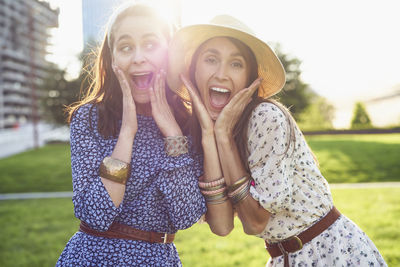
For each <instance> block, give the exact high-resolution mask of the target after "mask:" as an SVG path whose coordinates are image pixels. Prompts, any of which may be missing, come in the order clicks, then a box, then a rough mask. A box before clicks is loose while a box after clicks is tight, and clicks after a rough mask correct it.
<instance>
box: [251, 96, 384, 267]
mask: <svg viewBox="0 0 400 267" xmlns="http://www.w3.org/2000/svg"><path fill="white" fill-rule="evenodd" d="M294 128H295V129H294V133H292V134H294V136H295V141H292V142H290V143H289V135H290V134H291V133H290V127H289V119H288V118H287V117H286V116H285V114H284V113H283V112H282V110H281V109H280V108H279V107H277V106H276V105H274V104H272V103H269V102H264V103H261V104H260V105H258V106H257V107H256V108H255V110H254V111H253V113H252V115H251V118H250V121H249V127H248V132H247V134H248V149H249V156H248V162H249V167H250V170H251V176H252V177H253V179H254V186H252V187H251V188H250V194H251V196H252V197H253V198H254V199H255V200H257V201H258V202H259V203H260V205H261V206H262V207H264V208H265V209H266V210H267V211H269V212H270V213H271V217H270V219H269V221H268V224H267V225H266V227H265V229H264V231H263V232H262V233H261V234H259V235H258V237H260V238H262V239H264V240H267V241H268V242H269V243H273V242H277V241H280V240H283V239H286V238H288V237H291V236H293V235H298V234H300V233H301V232H303V231H304V230H306V229H308V228H309V227H310V226H312V225H313V224H315V223H316V222H317V221H319V220H320V219H321V218H322V217H323V216H324V215H325V214H327V213H328V212H329V211H330V210H331V208H332V207H333V202H332V196H331V193H330V190H329V185H328V183H327V181H326V180H325V178H324V177H323V176H322V174H321V172H320V170H319V168H318V166H317V164H316V162H315V161H314V157H313V154H312V152H311V150H310V148H309V146H308V145H307V143H306V141H305V139H304V137H303V135H302V133H301V132H300V131H299V130H298V128H297V126H296V127H294ZM266 253H267V252H266ZM289 263H290V266H387V265H386V263H385V261H384V260H383V258H382V256H381V255H380V253H379V251H378V249H377V248H376V247H375V245H374V244H373V243H372V241H371V240H370V239H369V238H368V236H367V235H366V234H365V233H364V232H363V231H362V230H361V229H360V228H359V227H358V226H357V225H356V224H355V223H353V222H352V221H351V220H350V219H348V218H347V217H345V216H344V215H341V216H340V217H339V219H338V220H337V221H336V222H335V223H334V224H332V225H331V226H330V227H329V228H328V229H327V230H325V231H324V232H323V233H321V234H320V235H319V236H317V237H316V238H314V239H313V240H311V241H310V242H309V243H307V244H305V245H304V246H303V248H302V249H301V250H299V251H296V252H293V253H289ZM283 264H284V262H283V256H280V257H276V258H274V259H270V260H269V261H268V263H267V266H283Z"/></svg>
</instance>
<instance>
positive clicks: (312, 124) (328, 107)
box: [298, 96, 335, 131]
mask: <svg viewBox="0 0 400 267" xmlns="http://www.w3.org/2000/svg"><path fill="white" fill-rule="evenodd" d="M334 111H335V108H334V106H333V105H332V104H330V103H329V102H328V101H327V100H326V99H325V98H323V97H320V96H318V97H315V100H314V101H313V102H312V103H311V104H310V105H308V106H307V107H306V108H305V110H304V111H303V112H302V113H301V114H300V116H299V120H298V125H299V127H300V129H302V130H303V131H319V130H330V129H333V123H332V121H333V118H334Z"/></svg>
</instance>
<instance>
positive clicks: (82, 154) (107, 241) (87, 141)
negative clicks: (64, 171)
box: [56, 105, 206, 266]
mask: <svg viewBox="0 0 400 267" xmlns="http://www.w3.org/2000/svg"><path fill="white" fill-rule="evenodd" d="M90 112H92V120H91V124H92V129H97V111H96V107H94V108H93V109H91V106H90V105H86V106H83V107H81V108H80V109H79V110H78V111H77V112H76V114H75V116H74V118H73V120H72V122H71V165H72V177H73V189H74V195H73V203H74V211H75V216H76V217H77V218H78V219H80V220H83V221H85V222H86V223H87V224H88V225H90V227H91V228H93V229H96V230H99V231H106V230H107V229H108V228H109V227H110V225H111V224H112V223H113V222H114V221H115V222H119V223H122V224H126V225H130V226H132V227H134V228H137V229H141V230H145V231H155V232H161V233H163V232H166V233H176V232H177V231H178V230H180V229H186V228H188V227H190V226H192V225H193V224H194V223H196V222H197V221H198V220H199V219H200V217H201V215H202V214H204V213H205V211H206V205H205V201H204V198H203V196H202V195H201V193H200V190H199V188H198V185H197V183H198V177H200V176H201V174H202V159H201V156H200V155H198V154H196V153H194V152H193V151H192V150H191V151H190V152H189V153H186V154H183V155H180V156H178V157H169V156H167V155H166V153H165V151H164V140H163V136H162V134H161V132H160V130H159V129H158V127H157V125H156V123H155V121H154V120H153V118H152V117H146V116H141V115H137V119H138V131H137V133H136V136H135V140H134V144H133V148H132V161H131V176H130V177H129V179H128V181H127V184H126V190H125V195H124V198H123V201H122V203H121V204H120V206H119V207H118V208H117V207H115V206H114V204H113V202H112V200H111V198H110V196H109V194H108V192H107V190H106V188H105V187H104V185H103V183H102V182H101V179H100V177H99V175H98V172H99V166H100V164H101V162H102V160H103V159H104V158H105V157H106V156H110V155H111V153H112V151H113V149H114V147H115V144H116V142H117V139H116V138H111V139H105V138H103V137H102V136H101V135H100V134H99V133H98V132H97V131H96V130H95V131H92V130H91V128H90V123H89V113H90ZM56 266H181V262H180V260H179V256H178V252H177V250H176V247H175V245H174V244H173V243H171V244H152V243H148V242H144V241H135V240H123V239H113V238H103V237H96V236H91V235H89V234H86V233H83V232H80V231H79V232H77V233H76V234H75V235H74V236H73V237H72V238H71V239H70V241H69V242H68V243H67V245H66V247H65V249H64V251H63V252H62V254H61V256H60V258H59V260H58V262H57V264H56Z"/></svg>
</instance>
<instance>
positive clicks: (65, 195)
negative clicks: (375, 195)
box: [0, 182, 400, 200]
mask: <svg viewBox="0 0 400 267" xmlns="http://www.w3.org/2000/svg"><path fill="white" fill-rule="evenodd" d="M329 186H330V187H331V188H332V189H343V188H345V189H346V188H379V187H380V188H382V187H399V188H400V182H383V183H355V184H329ZM33 198H72V192H39V193H10V194H0V200H15V199H33Z"/></svg>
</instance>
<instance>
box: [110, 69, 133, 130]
mask: <svg viewBox="0 0 400 267" xmlns="http://www.w3.org/2000/svg"><path fill="white" fill-rule="evenodd" d="M112 68H113V70H114V73H115V75H116V76H117V78H118V81H119V85H120V86H121V90H122V125H121V133H124V134H128V135H133V136H135V135H136V132H137V129H138V124H137V118H136V105H135V101H134V100H133V97H132V92H131V88H130V86H129V83H128V80H127V79H126V77H125V74H124V73H123V71H122V70H121V69H120V68H119V67H118V66H116V65H115V64H113V65H112Z"/></svg>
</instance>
